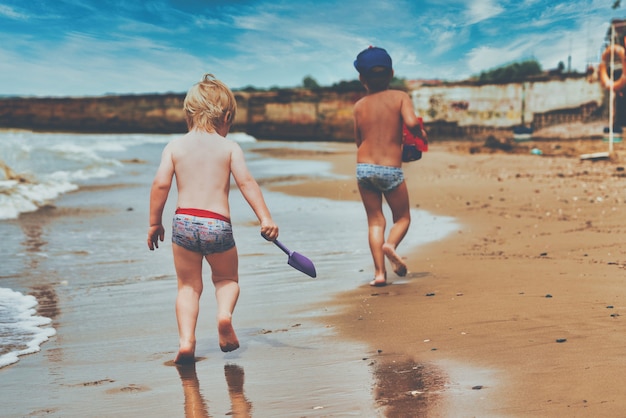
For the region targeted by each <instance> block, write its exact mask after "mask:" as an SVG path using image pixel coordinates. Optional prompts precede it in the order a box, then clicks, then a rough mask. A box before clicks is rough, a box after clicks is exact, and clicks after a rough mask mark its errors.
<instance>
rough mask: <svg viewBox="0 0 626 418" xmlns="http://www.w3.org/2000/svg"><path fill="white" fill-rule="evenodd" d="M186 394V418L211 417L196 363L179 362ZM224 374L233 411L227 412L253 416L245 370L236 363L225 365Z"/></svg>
mask: <svg viewBox="0 0 626 418" xmlns="http://www.w3.org/2000/svg"><path fill="white" fill-rule="evenodd" d="M176 369H177V370H178V374H179V375H180V380H181V383H182V385H183V393H184V395H185V418H192V417H193V418H210V417H211V415H210V414H209V407H208V404H207V402H206V400H205V399H204V397H203V396H202V394H201V393H200V382H199V380H198V375H197V373H196V363H191V364H177V365H176ZM224 376H225V377H226V384H227V385H228V396H229V397H230V405H231V411H230V412H229V413H228V414H227V415H229V416H233V417H237V418H249V417H251V416H252V414H251V412H252V403H251V402H250V401H248V399H247V398H246V395H245V394H244V391H243V384H244V371H243V368H241V367H239V366H237V365H235V364H226V365H225V366H224Z"/></svg>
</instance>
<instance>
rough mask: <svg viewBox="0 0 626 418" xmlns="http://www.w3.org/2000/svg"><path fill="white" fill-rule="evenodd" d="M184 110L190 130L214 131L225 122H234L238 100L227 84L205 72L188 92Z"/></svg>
mask: <svg viewBox="0 0 626 418" xmlns="http://www.w3.org/2000/svg"><path fill="white" fill-rule="evenodd" d="M183 110H184V111H185V120H186V121H187V127H188V128H189V130H192V129H199V130H203V131H207V132H213V131H215V128H219V127H221V126H222V125H224V123H232V122H233V121H234V120H235V114H236V113H237V101H236V100H235V95H234V94H233V92H232V91H230V89H229V88H228V87H227V86H226V84H224V83H222V82H221V81H220V80H218V79H217V78H215V76H214V75H213V74H205V75H204V76H203V77H202V80H201V81H200V82H199V83H196V84H194V85H193V87H191V88H190V89H189V91H188V92H187V96H186V97H185V101H184V103H183ZM225 116H227V118H225Z"/></svg>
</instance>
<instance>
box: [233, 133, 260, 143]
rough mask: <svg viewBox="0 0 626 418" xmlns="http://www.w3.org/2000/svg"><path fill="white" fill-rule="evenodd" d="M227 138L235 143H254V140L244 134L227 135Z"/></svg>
mask: <svg viewBox="0 0 626 418" xmlns="http://www.w3.org/2000/svg"><path fill="white" fill-rule="evenodd" d="M228 138H229V139H232V140H233V141H235V142H242V143H243V142H256V138H255V137H253V136H252V135H248V134H247V133H244V132H233V133H229V134H228Z"/></svg>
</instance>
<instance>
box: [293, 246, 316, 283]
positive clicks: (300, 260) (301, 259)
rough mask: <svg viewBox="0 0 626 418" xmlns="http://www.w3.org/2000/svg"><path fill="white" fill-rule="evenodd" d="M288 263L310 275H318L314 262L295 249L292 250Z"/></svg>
mask: <svg viewBox="0 0 626 418" xmlns="http://www.w3.org/2000/svg"><path fill="white" fill-rule="evenodd" d="M287 264H289V265H290V266H291V267H293V268H295V269H296V270H299V271H301V272H302V273H304V274H306V275H308V276H310V277H316V276H317V272H316V271H315V266H314V265H313V262H312V261H311V260H309V259H308V258H307V257H305V256H303V255H302V254H300V253H297V252H295V251H294V252H292V253H291V254H290V255H289V259H288V260H287Z"/></svg>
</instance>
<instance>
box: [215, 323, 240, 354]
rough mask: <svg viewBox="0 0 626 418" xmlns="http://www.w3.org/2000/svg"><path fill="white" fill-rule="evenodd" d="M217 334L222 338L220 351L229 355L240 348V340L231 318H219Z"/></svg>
mask: <svg viewBox="0 0 626 418" xmlns="http://www.w3.org/2000/svg"><path fill="white" fill-rule="evenodd" d="M217 332H218V333H219V336H220V349H221V350H222V351H223V352H225V353H228V352H229V351H234V350H236V349H238V348H239V340H238V339H237V335H236V334H235V330H234V329H233V323H232V318H231V317H230V316H224V317H219V318H218V319H217Z"/></svg>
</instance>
